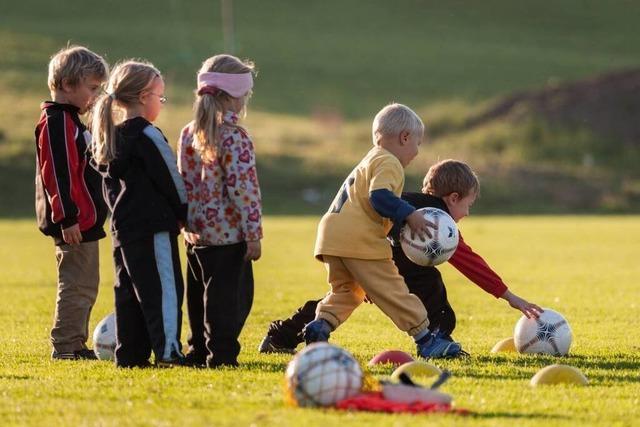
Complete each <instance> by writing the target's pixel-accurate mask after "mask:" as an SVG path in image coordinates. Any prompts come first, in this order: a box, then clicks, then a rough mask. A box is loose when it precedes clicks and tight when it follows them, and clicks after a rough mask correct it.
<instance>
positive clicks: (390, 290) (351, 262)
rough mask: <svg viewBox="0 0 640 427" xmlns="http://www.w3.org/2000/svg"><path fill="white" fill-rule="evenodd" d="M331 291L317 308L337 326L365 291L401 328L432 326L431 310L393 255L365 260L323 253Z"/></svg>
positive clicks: (416, 330)
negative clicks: (426, 306)
mask: <svg viewBox="0 0 640 427" xmlns="http://www.w3.org/2000/svg"><path fill="white" fill-rule="evenodd" d="M322 258H323V261H324V264H325V267H326V268H327V272H328V281H329V284H330V285H331V292H329V293H328V294H327V296H325V297H324V299H323V300H322V301H320V303H319V304H318V308H317V309H316V318H319V319H324V320H326V321H327V322H329V323H330V324H331V326H333V327H334V328H337V327H338V326H339V325H340V324H341V323H342V322H344V321H345V320H347V318H348V317H349V316H350V315H351V313H352V312H353V310H355V309H356V307H358V306H359V305H360V304H361V303H362V301H363V300H364V297H365V295H367V296H368V297H369V299H370V300H371V302H373V303H374V304H375V305H377V306H378V307H379V308H380V310H382V312H383V313H384V314H386V315H387V316H388V317H389V318H390V319H391V320H392V321H393V323H395V325H396V326H397V327H398V329H400V330H402V331H405V332H407V333H408V334H409V335H411V336H414V335H417V334H419V333H420V332H422V331H424V330H425V329H426V328H427V326H429V320H428V319H427V310H426V309H425V308H424V305H423V304H422V302H421V301H420V299H419V298H418V297H417V296H415V295H414V294H412V293H409V288H407V285H406V284H405V282H404V279H403V278H402V276H401V275H400V273H399V272H398V268H397V267H396V265H395V264H394V262H393V261H392V260H391V259H376V260H365V259H356V258H341V257H335V256H328V255H323V257H322Z"/></svg>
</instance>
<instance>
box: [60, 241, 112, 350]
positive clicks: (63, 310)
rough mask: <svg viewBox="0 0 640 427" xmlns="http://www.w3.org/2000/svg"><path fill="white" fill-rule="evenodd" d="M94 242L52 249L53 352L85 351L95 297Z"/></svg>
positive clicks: (95, 244) (95, 263) (96, 245)
mask: <svg viewBox="0 0 640 427" xmlns="http://www.w3.org/2000/svg"><path fill="white" fill-rule="evenodd" d="M98 258H99V252H98V242H97V241H96V242H86V243H80V244H77V245H61V246H56V262H57V266H58V297H57V300H56V312H55V317H54V319H53V328H52V329H51V344H52V345H53V349H54V351H56V352H58V353H66V352H71V351H77V350H81V349H85V348H87V345H86V343H87V338H88V337H89V316H90V315H91V309H92V308H93V304H94V303H95V302H96V297H97V296H98V284H99V282H100V273H99V268H98Z"/></svg>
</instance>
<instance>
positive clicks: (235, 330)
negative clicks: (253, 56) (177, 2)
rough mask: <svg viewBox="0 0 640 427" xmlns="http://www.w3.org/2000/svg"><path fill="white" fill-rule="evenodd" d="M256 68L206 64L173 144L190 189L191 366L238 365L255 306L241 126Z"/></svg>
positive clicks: (251, 171)
mask: <svg viewBox="0 0 640 427" xmlns="http://www.w3.org/2000/svg"><path fill="white" fill-rule="evenodd" d="M253 73H254V66H253V63H251V62H248V61H244V62H243V61H241V60H240V59H238V58H236V57H235V56H231V55H216V56H214V57H211V58H209V59H207V60H206V61H204V63H203V64H202V67H201V69H200V71H199V73H198V89H197V90H196V100H195V104H194V112H195V117H194V120H193V121H191V122H190V123H189V124H187V125H186V126H185V128H184V129H183V130H182V133H181V136H180V140H179V141H178V169H179V170H180V173H181V174H182V177H183V178H184V181H185V186H186V189H187V201H188V205H189V215H188V221H187V224H186V226H185V231H184V237H185V242H186V244H187V263H188V269H187V309H188V312H189V324H190V326H191V336H190V337H189V339H188V342H189V352H188V353H187V355H186V357H187V359H188V361H189V363H194V364H200V365H205V364H206V366H207V367H210V368H215V367H218V366H223V365H225V366H237V365H238V354H239V353H240V343H239V342H238V336H239V335H240V332H241V330H242V327H243V326H244V322H245V320H246V318H247V316H248V315H249V311H250V310H251V305H252V303H253V270H252V265H251V262H252V261H256V260H258V259H259V258H260V255H261V245H260V240H261V239H262V204H261V198H260V187H259V185H258V177H257V173H256V161H255V153H254V149H253V143H252V141H251V139H250V138H249V135H248V134H247V132H246V131H245V130H244V129H243V128H242V127H240V126H239V125H238V117H239V115H240V114H241V113H243V112H244V111H245V108H246V103H247V100H248V98H249V96H250V95H251V88H252V87H253Z"/></svg>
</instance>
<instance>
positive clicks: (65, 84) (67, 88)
mask: <svg viewBox="0 0 640 427" xmlns="http://www.w3.org/2000/svg"><path fill="white" fill-rule="evenodd" d="M60 86H61V89H62V91H63V92H71V91H73V88H74V87H75V85H74V84H71V82H70V81H69V79H67V78H65V79H62V81H61V82H60Z"/></svg>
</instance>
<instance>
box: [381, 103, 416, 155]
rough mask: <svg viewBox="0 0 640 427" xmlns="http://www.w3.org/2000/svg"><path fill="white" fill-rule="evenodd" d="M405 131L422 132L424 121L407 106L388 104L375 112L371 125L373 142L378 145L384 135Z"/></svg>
mask: <svg viewBox="0 0 640 427" xmlns="http://www.w3.org/2000/svg"><path fill="white" fill-rule="evenodd" d="M404 131H407V132H409V133H411V134H416V133H423V132H424V123H422V120H421V119H420V117H418V115H417V114H416V113H415V112H414V111H413V110H412V109H411V108H409V107H407V106H406V105H402V104H396V103H393V104H389V105H387V106H386V107H384V108H383V109H382V110H380V111H379V112H378V114H376V117H375V118H374V119H373V125H372V126H371V135H372V138H373V144H374V145H378V142H379V141H380V139H381V138H383V137H385V136H396V135H399V134H400V132H404Z"/></svg>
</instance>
